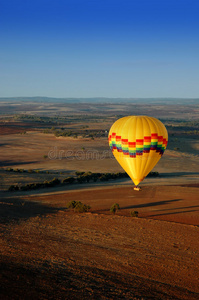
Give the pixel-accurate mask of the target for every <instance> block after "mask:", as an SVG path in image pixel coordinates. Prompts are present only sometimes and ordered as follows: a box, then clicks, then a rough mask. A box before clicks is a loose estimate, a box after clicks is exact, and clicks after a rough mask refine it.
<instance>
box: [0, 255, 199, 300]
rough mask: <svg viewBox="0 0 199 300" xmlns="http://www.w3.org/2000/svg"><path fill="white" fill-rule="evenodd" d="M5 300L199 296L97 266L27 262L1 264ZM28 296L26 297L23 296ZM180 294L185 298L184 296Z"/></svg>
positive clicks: (137, 298)
mask: <svg viewBox="0 0 199 300" xmlns="http://www.w3.org/2000/svg"><path fill="white" fill-rule="evenodd" d="M0 271H1V274H2V279H1V296H2V299H4V300H7V299H9V300H10V299H12V300H15V299H71V300H72V299H74V300H75V299H81V300H82V299H84V300H87V299H93V300H95V299H132V300H141V299H157V300H158V299H175V300H179V299H197V296H198V295H197V294H196V293H193V292H191V291H188V290H186V289H184V288H183V287H177V286H171V285H169V284H165V283H161V282H157V281H155V280H153V279H149V278H144V277H140V276H136V275H135V274H133V273H127V274H125V273H120V272H114V271H110V270H104V269H100V268H96V267H87V266H79V265H77V266H72V265H68V264H64V263H62V264H61V265H59V264H52V263H51V262H50V261H43V262H40V263H39V264H38V265H37V266H36V265H35V264H34V265H33V264H30V263H29V262H28V263H26V262H25V261H23V262H21V261H19V262H17V261H9V260H8V259H7V258H4V259H3V260H2V262H1V264H0ZM24 295H25V298H24ZM181 295H183V296H184V297H185V298H184V297H183V298H182V297H181Z"/></svg>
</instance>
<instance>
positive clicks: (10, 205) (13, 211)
mask: <svg viewBox="0 0 199 300" xmlns="http://www.w3.org/2000/svg"><path fill="white" fill-rule="evenodd" d="M65 209H66V208H64V207H59V208H55V207H50V206H47V205H43V204H41V203H39V202H33V201H24V200H22V199H19V198H7V199H4V200H0V224H3V223H4V224H5V223H10V222H14V221H15V222H20V221H21V220H26V219H29V218H32V217H36V216H44V215H47V214H55V213H57V212H58V211H59V210H65Z"/></svg>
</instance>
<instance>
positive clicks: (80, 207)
mask: <svg viewBox="0 0 199 300" xmlns="http://www.w3.org/2000/svg"><path fill="white" fill-rule="evenodd" d="M67 208H71V209H73V210H74V212H79V213H83V212H88V211H89V210H90V209H91V207H90V206H89V205H86V204H83V203H82V202H81V201H74V200H73V201H70V202H69V203H68V204H67Z"/></svg>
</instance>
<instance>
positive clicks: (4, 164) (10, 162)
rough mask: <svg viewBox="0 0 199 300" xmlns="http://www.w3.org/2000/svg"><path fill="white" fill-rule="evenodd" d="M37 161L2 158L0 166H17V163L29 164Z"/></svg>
mask: <svg viewBox="0 0 199 300" xmlns="http://www.w3.org/2000/svg"><path fill="white" fill-rule="evenodd" d="M36 162H37V161H35V160H33V161H20V162H15V161H13V160H4V161H0V167H9V166H12V167H13V166H18V165H30V164H33V163H36Z"/></svg>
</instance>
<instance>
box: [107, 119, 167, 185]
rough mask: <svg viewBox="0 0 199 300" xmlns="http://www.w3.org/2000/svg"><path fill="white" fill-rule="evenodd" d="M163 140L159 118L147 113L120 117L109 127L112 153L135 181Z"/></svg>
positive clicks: (157, 153) (150, 164)
mask: <svg viewBox="0 0 199 300" xmlns="http://www.w3.org/2000/svg"><path fill="white" fill-rule="evenodd" d="M167 142H168V133H167V130H166V128H165V126H164V125H163V124H162V122H161V121H159V120H158V119H156V118H152V117H147V116H128V117H124V118H121V119H119V120H117V121H116V122H115V123H114V124H113V125H112V127H111V129H110V131H109V146H110V148H111V150H112V152H113V155H114V156H115V158H116V159H117V161H118V162H119V164H120V165H121V166H122V168H123V169H124V170H125V171H126V173H127V174H128V175H129V176H130V177H131V179H132V180H133V182H134V183H135V185H138V184H139V183H140V182H141V181H142V180H143V179H144V178H145V177H146V176H147V174H148V173H149V172H150V171H151V170H152V169H153V168H154V166H155V165H156V164H157V162H158V161H159V159H160V158H161V156H162V155H163V153H164V151H165V149H166V146H167Z"/></svg>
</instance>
